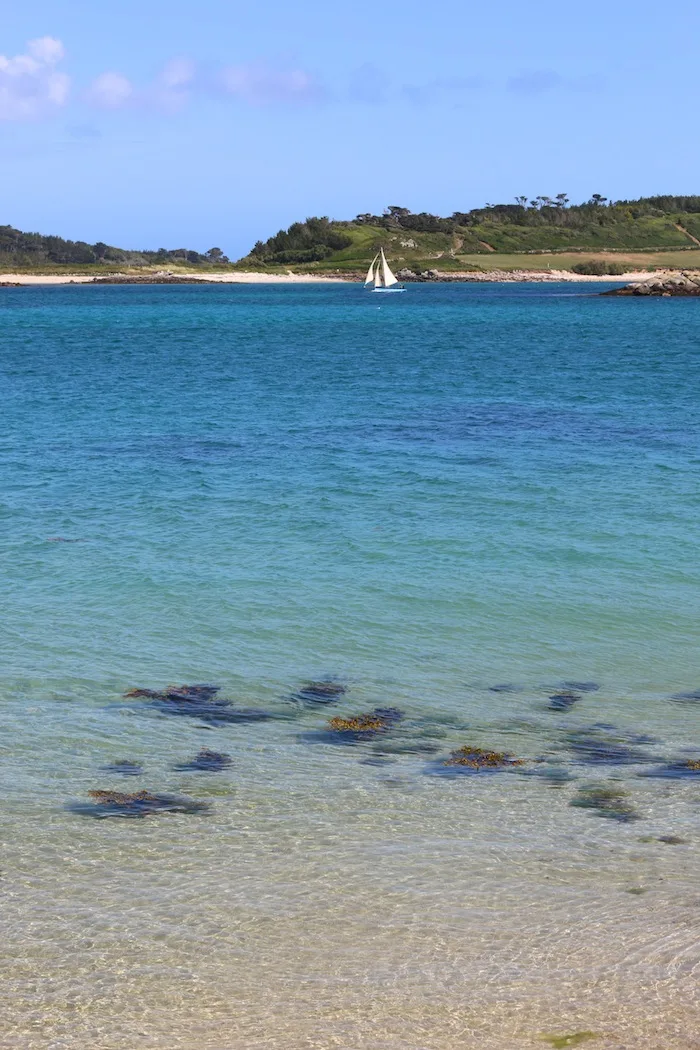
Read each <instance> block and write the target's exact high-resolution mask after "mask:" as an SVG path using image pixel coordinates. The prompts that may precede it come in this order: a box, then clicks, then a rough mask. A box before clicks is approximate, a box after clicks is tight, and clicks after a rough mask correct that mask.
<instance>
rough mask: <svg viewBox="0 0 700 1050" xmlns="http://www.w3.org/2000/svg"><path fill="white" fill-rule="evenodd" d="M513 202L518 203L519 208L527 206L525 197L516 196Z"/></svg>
mask: <svg viewBox="0 0 700 1050" xmlns="http://www.w3.org/2000/svg"><path fill="white" fill-rule="evenodd" d="M515 203H516V204H519V205H520V207H521V208H525V207H527V197H516V198H515Z"/></svg>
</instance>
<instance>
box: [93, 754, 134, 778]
mask: <svg viewBox="0 0 700 1050" xmlns="http://www.w3.org/2000/svg"><path fill="white" fill-rule="evenodd" d="M101 771H102V772H103V773H118V774H119V775H120V776H123V777H137V776H139V775H140V774H141V773H143V766H142V765H140V764H139V763H138V762H132V761H131V760H130V759H128V758H122V759H118V760H117V761H116V762H110V763H109V765H106V766H102V770H101Z"/></svg>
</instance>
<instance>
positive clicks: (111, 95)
mask: <svg viewBox="0 0 700 1050" xmlns="http://www.w3.org/2000/svg"><path fill="white" fill-rule="evenodd" d="M133 94H134V88H133V86H132V83H131V81H130V80H129V79H128V78H127V77H125V76H123V75H122V74H121V73H101V74H100V75H99V77H96V78H95V79H94V80H93V82H92V84H91V85H90V88H89V90H88V99H89V100H90V102H92V104H93V105H95V106H99V107H100V108H103V109H119V108H120V107H121V106H124V105H126V103H127V102H130V101H131V98H132V96H133Z"/></svg>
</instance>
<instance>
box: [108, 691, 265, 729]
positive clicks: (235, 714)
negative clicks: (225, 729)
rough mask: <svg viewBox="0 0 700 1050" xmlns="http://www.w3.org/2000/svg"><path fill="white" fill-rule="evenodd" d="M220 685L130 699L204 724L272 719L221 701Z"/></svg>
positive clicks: (134, 694)
mask: <svg viewBox="0 0 700 1050" xmlns="http://www.w3.org/2000/svg"><path fill="white" fill-rule="evenodd" d="M218 691H219V686H218V685H169V686H168V687H167V688H166V689H163V690H161V691H160V692H158V691H156V690H153V689H130V690H129V692H127V693H125V694H124V695H125V696H126V697H128V698H139V697H141V698H144V699H148V700H151V701H152V703H153V706H154V707H156V708H158V710H159V711H163V712H164V713H165V714H168V715H183V716H185V717H186V718H198V719H200V721H202V722H208V723H211V724H217V723H220V722H226V723H233V722H264V721H267V719H269V718H272V715H271V714H270V712H269V711H263V710H261V709H259V708H254V707H235V706H234V704H233V703H232V702H231V701H230V700H225V699H218V698H217V697H216V694H217V693H218Z"/></svg>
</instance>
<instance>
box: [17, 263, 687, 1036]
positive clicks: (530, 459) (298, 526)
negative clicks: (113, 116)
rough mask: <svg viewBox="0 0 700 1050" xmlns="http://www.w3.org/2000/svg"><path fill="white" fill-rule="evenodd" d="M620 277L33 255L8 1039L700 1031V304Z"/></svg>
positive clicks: (23, 392) (20, 323) (23, 446)
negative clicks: (172, 272)
mask: <svg viewBox="0 0 700 1050" xmlns="http://www.w3.org/2000/svg"><path fill="white" fill-rule="evenodd" d="M606 287H608V286H606V285H601V284H594V283H587V284H583V283H581V284H571V283H567V284H558V283H547V284H537V283H524V284H445V285H442V284H437V285H413V286H409V287H408V288H407V290H406V292H405V293H404V294H403V295H375V294H371V293H365V292H364V291H363V290H362V289H361V288H360V287H359V286H357V285H352V284H320V283H319V284H308V285H307V284H304V285H293V284H292V285H281V284H280V285H265V286H256V285H188V286H178V287H173V286H52V287H39V286H35V287H25V288H4V289H0V420H1V425H0V536H1V551H2V574H1V576H0V588H1V591H2V609H3V612H2V660H1V661H0V723H1V726H2V732H1V734H0V759H1V761H0V770H1V776H2V788H1V791H2V795H1V799H2V805H1V807H0V825H1V833H2V842H3V844H4V845H3V849H2V854H1V856H0V895H1V898H2V910H1V914H2V936H1V937H0V972H2V985H1V987H2V992H1V1005H0V1014H1V1015H2V1021H1V1022H0V1046H1V1047H2V1048H3V1050H59V1048H60V1050H64V1048H65V1050H88V1048H89V1050H156V1048H157V1050H258V1048H260V1050H263V1048H264V1050H331V1048H342V1050H458V1048H459V1050H471V1048H476V1047H478V1048H479V1050H535V1048H537V1047H540V1048H541V1047H543V1046H544V1047H546V1046H548V1045H551V1046H574V1045H579V1044H582V1043H584V1042H585V1043H586V1044H587V1045H588V1044H590V1046H591V1048H592V1050H596V1048H598V1047H600V1048H601V1050H612V1048H614V1050H633V1048H634V1050H658V1048H660V1047H663V1048H664V1050H689V1048H696V1047H700V1035H699V1034H698V1033H700V984H699V983H698V978H699V977H700V883H699V882H698V862H699V860H700V761H699V760H700V691H699V690H700V660H699V657H698V634H699V630H698V629H699V626H700V624H699V615H700V559H699V558H698V542H699V539H700V490H699V487H698V472H699V469H700V411H699V407H698V406H699V400H700V302H699V301H696V300H692V299H668V298H666V299H664V298H662V299H644V300H640V299H634V298H630V299H628V298H614V297H611V298H610V297H606V296H601V295H600V294H599V293H600V292H601V290H604V289H605V288H606ZM202 684H211V686H212V687H214V686H216V687H217V688H218V692H216V693H215V692H214V690H213V688H212V689H210V690H206V689H205V690H201V689H200V690H199V691H198V692H197V691H195V693H196V695H194V696H193V693H192V691H191V690H190V691H189V692H188V690H184V692H181V693H177V692H173V687H181V686H192V685H202ZM134 690H136V695H134V693H133V691H134ZM168 690H170V692H168ZM139 691H141V692H139ZM129 693H131V695H127V694H129ZM553 697H554V698H555V699H552V698H553ZM387 711H388V712H389V713H388V714H387ZM377 712H378V713H377ZM333 719H335V720H336V721H335V722H332V723H331V720H333ZM363 726H364V728H363ZM203 748H204V749H207V751H209V752H211V751H214V752H217V753H219V754H225V755H228V756H229V757H230V762H229V763H228V764H226V762H225V760H221V761H220V763H219V765H220V768H211V767H209V768H204V769H202V768H197V762H195V763H194V767H192V760H193V759H194V758H195V756H197V755H198V753H199V752H200V751H201V749H203ZM479 749H480V750H479ZM205 759H206V755H205ZM199 764H200V765H202V764H203V765H205V767H206V765H207V763H206V761H204V762H202V761H201V760H200V763H199ZM214 766H216V762H214ZM178 767H184V768H178ZM91 791H98V792H99V791H104V792H111V793H119V794H109V795H106V796H104V795H103V796H99V795H98V796H94V795H90V794H89V792H91ZM141 792H145V793H146V794H139V793H141ZM134 793H136V794H137V795H138V796H139V797H138V798H137V799H136V800H134V799H133V798H132V799H131V800H129V799H126V800H125V799H124V798H123V797H122V796H123V795H124V794H127V795H128V794H131V795H132V796H133V794H134ZM160 796H166V800H165V802H164V803H162V804H163V806H164V808H162V809H159V808H157V803H156V804H154V805H149V800H151V801H152V800H153V798H160ZM139 798H140V800H141V801H139ZM172 798H175V799H176V800H177V801H176V802H175V803H173V802H172V801H171V800H172ZM183 799H184V801H182V800H183ZM169 800H170V801H169ZM170 805H173V806H174V807H175V811H174V812H170V811H169V806H170ZM153 809H155V812H149V810H153Z"/></svg>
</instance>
